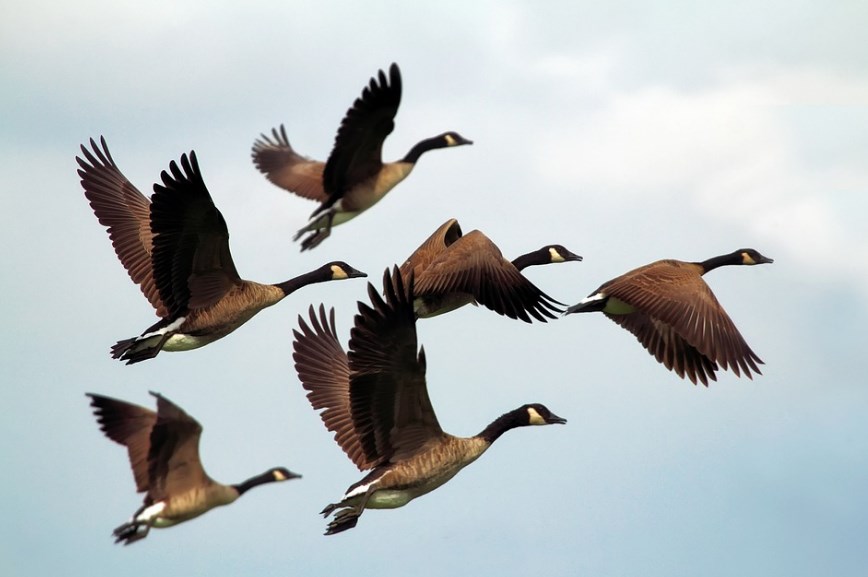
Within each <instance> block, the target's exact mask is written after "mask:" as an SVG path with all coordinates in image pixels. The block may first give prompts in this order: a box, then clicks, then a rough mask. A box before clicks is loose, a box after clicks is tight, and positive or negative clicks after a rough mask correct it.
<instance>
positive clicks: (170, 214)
mask: <svg viewBox="0 0 868 577" xmlns="http://www.w3.org/2000/svg"><path fill="white" fill-rule="evenodd" d="M90 144H91V149H87V148H85V147H84V146H82V147H81V150H82V154H83V157H84V158H77V160H78V164H79V166H80V167H81V168H80V169H79V171H78V173H79V175H80V176H81V184H82V187H83V188H84V190H85V196H86V197H87V198H88V200H89V201H90V204H91V207H92V208H93V210H94V213H95V214H96V216H97V218H98V219H99V221H100V223H101V224H103V225H104V226H106V227H107V228H108V232H109V237H110V238H111V240H112V244H113V245H114V248H115V252H116V253H117V255H118V258H119V259H120V261H121V263H122V264H123V265H124V267H125V268H126V269H127V271H128V272H129V275H130V278H132V280H133V282H135V283H136V284H138V285H139V286H140V287H141V290H142V292H143V293H144V295H145V296H146V297H147V299H148V301H149V302H150V303H151V305H152V306H153V307H154V309H155V310H156V312H157V315H158V316H159V317H161V320H160V321H158V322H157V323H156V324H154V325H153V326H151V327H149V328H148V329H147V330H145V331H144V333H142V335H141V336H140V337H135V338H131V339H125V340H123V341H119V342H118V343H117V344H116V345H115V346H114V347H112V356H113V357H114V358H119V359H121V360H126V361H127V362H128V363H135V362H139V361H143V360H146V359H150V358H153V357H155V356H156V355H157V354H158V353H159V352H160V351H161V350H163V349H165V350H168V351H184V350H190V349H195V348H198V347H201V346H204V345H207V344H209V343H211V342H214V341H215V340H217V339H220V338H222V337H224V336H226V335H227V334H229V333H231V332H232V331H234V330H235V329H237V328H238V327H239V326H241V325H242V324H244V323H245V322H247V321H248V320H250V318H252V317H253V316H254V315H255V314H256V313H258V312H259V311H260V310H262V309H263V308H266V307H269V306H271V305H273V304H276V303H277V302H279V301H280V300H282V299H283V298H284V297H285V296H286V295H288V294H290V293H292V292H293V291H295V290H297V289H298V288H300V287H302V286H305V285H307V284H311V283H316V282H323V281H329V280H338V279H345V278H351V277H359V276H365V275H364V273H361V272H359V271H357V270H355V269H353V268H352V267H350V266H349V265H347V264H346V263H344V262H340V261H335V262H331V263H328V264H326V265H324V266H322V267H320V268H319V269H316V270H314V271H311V272H309V273H306V274H303V275H300V276H298V277H295V278H293V279H290V280H287V281H284V282H282V283H278V284H273V285H268V284H261V283H256V282H253V281H248V280H244V279H242V278H241V277H240V276H239V274H238V271H237V270H236V268H235V263H234V262H233V260H232V254H231V252H230V251H229V231H228V229H227V227H226V222H225V220H224V219H223V215H221V214H220V211H219V210H218V209H217V207H215V206H214V202H213V201H212V199H211V195H210V193H209V192H208V189H207V188H206V187H205V183H204V181H203V180H202V176H201V172H200V171H199V166H198V162H197V161H196V155H195V153H191V154H190V157H189V158H188V157H187V155H183V156H182V157H181V167H180V168H179V166H178V165H177V164H176V163H175V162H174V161H173V162H172V163H171V164H170V165H169V170H170V172H171V174H169V173H168V172H165V171H164V172H163V173H162V175H161V177H162V184H156V185H154V195H153V197H152V199H151V200H149V199H148V198H147V197H145V196H144V195H143V194H142V193H141V192H139V190H138V189H137V188H136V187H135V186H134V185H133V184H132V183H131V182H130V181H129V180H127V179H126V177H124V175H123V174H122V173H121V172H120V169H118V167H117V165H116V164H115V162H114V160H113V159H112V157H111V154H110V153H109V150H108V146H107V145H106V143H105V140H104V139H102V140H101V145H102V146H101V148H100V147H99V146H97V144H96V143H95V142H94V141H93V140H91V141H90Z"/></svg>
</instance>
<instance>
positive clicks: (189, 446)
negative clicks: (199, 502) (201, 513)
mask: <svg viewBox="0 0 868 577" xmlns="http://www.w3.org/2000/svg"><path fill="white" fill-rule="evenodd" d="M151 394H152V395H154V396H155V397H156V398H157V422H156V423H155V424H154V428H153V429H152V430H151V450H150V452H149V453H148V479H149V483H150V490H149V491H148V495H149V496H150V497H151V498H152V499H153V500H154V501H159V500H161V499H163V498H165V497H167V496H168V495H170V494H178V493H183V492H185V491H188V490H190V489H193V488H195V487H201V486H204V485H206V484H209V483H211V479H210V478H209V477H208V475H206V474H205V470H204V469H203V468H202V462H201V461H200V460H199V437H200V436H201V435H202V426H201V425H200V424H199V423H198V422H197V421H196V419H194V418H193V417H191V416H190V415H188V414H187V413H185V412H184V410H183V409H181V408H180V407H179V406H177V405H175V404H174V403H172V402H171V401H170V400H168V399H166V398H165V397H163V396H162V395H159V394H157V393H151Z"/></svg>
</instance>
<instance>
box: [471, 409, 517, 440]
mask: <svg viewBox="0 0 868 577" xmlns="http://www.w3.org/2000/svg"><path fill="white" fill-rule="evenodd" d="M527 424H528V423H527V411H526V410H525V409H516V410H514V411H510V412H508V413H504V414H503V415H501V416H499V417H497V418H496V419H494V420H493V421H491V424H489V425H488V426H487V427H485V429H483V431H482V432H481V433H479V434H478V435H476V436H477V437H481V438H482V439H485V440H486V441H487V442H488V444H491V443H493V442H495V441H496V440H497V439H498V438H500V436H501V435H502V434H504V433H505V432H507V431H508V430H510V429H514V428H516V427H523V426H524V425H527Z"/></svg>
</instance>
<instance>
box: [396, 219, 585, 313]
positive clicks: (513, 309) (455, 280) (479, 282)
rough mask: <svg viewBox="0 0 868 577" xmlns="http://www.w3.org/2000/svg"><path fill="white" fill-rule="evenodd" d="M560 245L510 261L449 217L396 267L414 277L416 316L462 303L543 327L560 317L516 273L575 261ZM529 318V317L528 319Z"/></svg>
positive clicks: (482, 237) (481, 236) (545, 297)
mask: <svg viewBox="0 0 868 577" xmlns="http://www.w3.org/2000/svg"><path fill="white" fill-rule="evenodd" d="M580 260H582V257H580V256H579V255H577V254H573V253H572V252H570V251H568V250H567V249H565V248H564V247H563V246H561V245H549V246H545V247H543V248H541V249H539V250H535V251H533V252H529V253H527V254H524V255H521V256H520V257H518V258H516V259H515V260H514V261H512V262H509V261H508V260H506V259H505V258H504V257H503V254H502V253H501V252H500V249H499V248H497V245H495V244H494V243H493V242H491V240H489V238H488V237H487V236H485V235H484V234H483V233H482V232H480V231H478V230H473V231H471V232H469V233H467V234H466V235H462V233H461V226H459V224H458V221H457V220H456V219H454V218H450V219H449V220H447V221H446V222H445V223H443V224H442V225H440V227H439V228H438V229H437V230H435V231H434V233H433V234H432V235H431V236H429V237H428V239H427V240H425V242H423V243H422V244H421V245H420V246H419V248H417V249H416V250H415V251H414V252H413V254H411V255H410V258H408V259H407V260H406V261H405V262H404V264H402V265H401V274H402V275H404V276H405V277H406V276H407V275H408V274H409V273H410V271H413V273H414V276H415V285H414V286H415V301H414V302H415V306H416V315H417V316H419V317H422V318H427V317H433V316H436V315H440V314H443V313H447V312H449V311H453V310H455V309H457V308H459V307H462V306H464V305H466V304H474V305H475V304H477V303H480V304H483V305H485V306H486V307H488V308H489V309H491V310H493V311H495V312H497V313H499V314H501V315H505V316H507V317H509V318H512V319H521V320H523V321H525V322H528V323H529V322H531V319H530V316H533V318H535V319H537V320H539V321H542V322H546V318H550V319H554V318H556V317H555V316H554V315H553V314H552V313H551V312H550V311H553V312H558V313H560V312H563V309H560V308H558V307H557V306H555V305H556V304H563V303H560V302H559V301H556V300H554V299H553V298H551V297H549V296H548V295H547V294H545V293H544V292H542V291H541V290H540V289H538V288H537V287H536V286H535V285H534V284H533V283H532V282H530V281H529V280H528V279H527V278H525V277H524V275H522V274H521V272H520V271H521V270H522V269H524V268H526V267H528V266H532V265H540V264H550V263H556V262H566V261H580ZM528 315H530V316H528Z"/></svg>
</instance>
